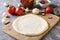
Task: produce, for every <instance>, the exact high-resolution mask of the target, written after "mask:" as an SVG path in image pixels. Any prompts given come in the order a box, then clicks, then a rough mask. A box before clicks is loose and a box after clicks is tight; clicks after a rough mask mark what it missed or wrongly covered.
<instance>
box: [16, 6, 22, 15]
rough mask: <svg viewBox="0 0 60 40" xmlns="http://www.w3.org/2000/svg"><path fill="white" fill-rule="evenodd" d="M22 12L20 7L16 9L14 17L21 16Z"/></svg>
mask: <svg viewBox="0 0 60 40" xmlns="http://www.w3.org/2000/svg"><path fill="white" fill-rule="evenodd" d="M22 12H23V10H22V8H21V7H17V8H16V15H18V16H19V15H22Z"/></svg>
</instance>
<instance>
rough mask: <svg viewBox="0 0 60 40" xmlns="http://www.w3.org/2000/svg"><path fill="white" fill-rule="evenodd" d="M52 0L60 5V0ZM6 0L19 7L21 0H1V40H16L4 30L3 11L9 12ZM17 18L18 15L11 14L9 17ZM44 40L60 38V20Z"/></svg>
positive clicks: (11, 18)
mask: <svg viewBox="0 0 60 40" xmlns="http://www.w3.org/2000/svg"><path fill="white" fill-rule="evenodd" d="M51 1H52V3H53V4H55V5H57V6H59V7H60V0H51ZM4 2H7V3H9V4H13V5H14V6H15V7H17V4H18V3H20V0H0V40H15V39H14V38H12V37H11V36H9V35H7V34H5V33H4V32H3V31H2V27H3V26H4V24H3V23H2V22H1V19H2V18H3V16H2V14H3V12H7V8H6V7H4V5H3V3H4ZM15 18H16V16H11V15H10V18H9V19H10V21H11V22H12V21H13V20H14V19H15ZM42 40H60V22H59V23H58V24H57V25H56V26H55V27H54V28H53V29H52V30H51V31H50V32H49V33H48V34H47V35H46V36H45V37H44V38H43V39H42Z"/></svg>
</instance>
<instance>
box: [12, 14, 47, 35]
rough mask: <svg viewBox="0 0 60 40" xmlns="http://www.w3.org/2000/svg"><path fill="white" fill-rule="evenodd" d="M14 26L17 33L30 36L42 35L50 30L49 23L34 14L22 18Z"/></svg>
mask: <svg viewBox="0 0 60 40" xmlns="http://www.w3.org/2000/svg"><path fill="white" fill-rule="evenodd" d="M12 25H13V28H14V30H15V31H16V32H18V33H21V34H24V35H29V36H32V35H33V36H35V35H40V34H42V33H43V32H45V31H46V30H47V29H48V23H47V22H46V21H45V20H44V19H43V18H42V17H40V16H38V15H34V14H27V15H24V16H20V17H18V18H17V19H16V20H15V21H14V22H13V24H12Z"/></svg>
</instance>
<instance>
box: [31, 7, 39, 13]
mask: <svg viewBox="0 0 60 40" xmlns="http://www.w3.org/2000/svg"><path fill="white" fill-rule="evenodd" d="M32 13H33V14H39V13H40V10H39V9H37V8H34V9H33V10H32Z"/></svg>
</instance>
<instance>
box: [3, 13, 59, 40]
mask: <svg viewBox="0 0 60 40" xmlns="http://www.w3.org/2000/svg"><path fill="white" fill-rule="evenodd" d="M49 16H52V19H49V18H48V17H49ZM42 17H43V18H44V19H45V20H46V21H47V22H48V24H49V26H50V27H49V29H48V30H47V31H46V32H45V33H43V34H42V35H39V36H35V37H29V36H25V35H22V34H19V33H17V32H16V31H15V30H14V29H13V27H12V23H9V24H7V25H5V26H4V27H3V28H2V30H3V32H5V33H6V34H8V35H10V36H12V37H14V38H16V39H18V40H40V39H41V38H42V37H43V36H44V35H45V34H47V33H48V32H49V31H50V30H51V29H52V28H53V27H54V25H56V24H57V23H58V21H59V17H58V16H55V15H53V14H46V16H42Z"/></svg>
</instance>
